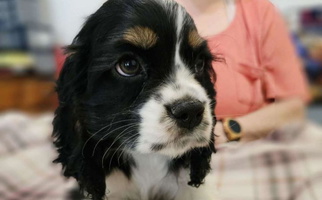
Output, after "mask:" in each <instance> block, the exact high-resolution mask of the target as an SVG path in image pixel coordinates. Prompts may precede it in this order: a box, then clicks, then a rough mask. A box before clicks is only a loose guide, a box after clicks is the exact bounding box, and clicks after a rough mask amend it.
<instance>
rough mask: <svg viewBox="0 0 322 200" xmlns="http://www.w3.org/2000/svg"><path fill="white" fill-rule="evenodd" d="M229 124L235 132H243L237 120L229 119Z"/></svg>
mask: <svg viewBox="0 0 322 200" xmlns="http://www.w3.org/2000/svg"><path fill="white" fill-rule="evenodd" d="M228 125H229V127H230V129H231V130H233V131H234V132H235V133H241V127H240V125H239V123H238V122H237V121H235V120H229V123H228Z"/></svg>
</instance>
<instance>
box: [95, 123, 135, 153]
mask: <svg viewBox="0 0 322 200" xmlns="http://www.w3.org/2000/svg"><path fill="white" fill-rule="evenodd" d="M133 125H136V123H130V124H126V125H124V126H121V127H118V128H116V129H114V130H112V131H110V132H108V133H107V134H105V135H104V136H103V137H101V139H99V141H98V142H97V143H96V145H95V147H94V149H93V152H92V156H94V154H95V150H96V148H97V146H98V144H99V143H100V142H101V141H102V140H104V139H105V138H106V137H107V136H108V135H110V134H111V133H113V132H115V131H117V130H120V129H122V128H125V127H127V128H129V126H133ZM127 128H126V129H125V130H127Z"/></svg>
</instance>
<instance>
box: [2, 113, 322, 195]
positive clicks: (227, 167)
mask: <svg viewBox="0 0 322 200" xmlns="http://www.w3.org/2000/svg"><path fill="white" fill-rule="evenodd" d="M52 117H53V115H52V114H45V115H42V116H39V117H30V116H27V115H24V114H21V113H7V114H2V115H0V200H64V199H72V196H71V189H73V188H75V185H76V184H75V181H74V180H66V179H65V178H63V177H62V176H61V175H60V174H61V172H60V170H61V168H60V166H59V165H54V164H52V160H53V158H54V157H55V154H56V153H55V150H54V148H53V146H52V145H51V139H50V134H51V130H52V127H51V121H52ZM321 130H322V129H321V128H319V127H317V126H315V125H311V124H310V125H307V126H304V127H303V126H290V127H287V128H285V129H283V130H279V131H276V132H275V133H273V134H271V135H270V136H269V137H267V138H265V139H263V140H259V141H256V142H253V143H247V144H240V143H229V144H226V145H223V146H221V147H219V152H218V153H217V154H215V155H214V156H213V160H212V167H213V172H212V174H211V175H212V176H215V177H216V183H214V189H217V190H218V193H219V195H220V197H221V199H222V200H321V199H322V192H321V191H322V131H321Z"/></svg>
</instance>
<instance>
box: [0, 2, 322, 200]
mask: <svg viewBox="0 0 322 200" xmlns="http://www.w3.org/2000/svg"><path fill="white" fill-rule="evenodd" d="M271 1H272V2H273V3H274V4H275V5H276V6H277V7H278V8H279V9H280V11H281V13H282V14H283V16H284V17H285V20H286V22H287V25H288V26H289V29H290V37H292V39H293V42H294V45H295V46H296V49H297V53H298V55H299V57H300V58H301V60H302V62H303V66H304V69H305V70H304V71H305V73H306V75H307V77H308V80H309V82H310V91H311V94H312V96H313V101H312V103H311V104H310V105H309V106H308V117H309V118H310V119H311V120H312V121H315V122H317V123H320V124H322V1H321V0H271ZM102 3H104V0H0V166H1V168H2V170H0V199H22V197H23V198H24V199H25V197H26V196H27V197H28V195H29V199H45V198H42V197H44V194H46V199H61V198H60V197H61V195H62V194H63V193H64V191H65V190H68V191H70V188H73V185H74V183H73V182H67V183H66V181H65V180H64V179H62V178H61V177H60V178H58V176H57V175H56V174H57V173H59V171H60V169H59V166H51V167H52V168H51V169H50V170H48V166H47V167H46V166H42V165H39V164H35V163H36V161H35V159H37V160H39V159H41V160H42V161H45V162H48V163H50V162H51V160H52V159H53V157H54V154H53V153H48V154H47V152H52V150H51V148H52V147H51V144H49V143H48V138H49V137H50V134H51V120H52V117H53V114H52V113H53V111H54V109H55V107H56V106H57V100H56V95H55V89H54V86H55V85H54V80H55V78H56V77H57V74H58V72H59V70H60V69H61V67H62V64H63V62H64V59H65V57H64V54H63V51H62V47H64V46H65V45H68V44H70V43H71V42H72V40H73V38H74V36H75V35H76V34H77V33H78V31H79V30H80V27H81V26H82V24H83V22H84V20H85V19H86V18H87V16H89V15H90V14H91V13H93V12H94V11H95V10H96V9H97V8H98V7H100V6H101V5H102ZM22 113H28V115H25V114H22ZM30 116H32V117H30ZM44 130H45V131H44ZM43 132H46V133H47V134H46V135H40V134H41V133H43ZM17 141H18V143H17ZM21 149H23V151H21ZM44 152H45V153H44ZM41 173H42V175H43V176H41V177H40V176H39V177H38V175H39V174H41ZM35 177H37V178H35ZM49 179H50V180H51V183H52V182H54V183H55V187H54V188H53V187H52V186H50V185H48V184H44V183H47V181H46V180H49ZM1 183H4V184H1ZM24 183H25V186H24V187H22V188H21V187H19V192H18V193H17V192H15V191H16V190H18V189H17V188H18V187H17V185H24ZM35 188H37V190H35ZM8 191H13V192H11V193H10V192H9V193H8ZM31 191H32V192H31ZM64 194H65V193H64ZM70 195H71V196H73V195H76V196H77V193H75V194H73V192H71V193H70ZM48 196H49V197H48ZM47 197H48V198H47ZM26 199H28V198H26Z"/></svg>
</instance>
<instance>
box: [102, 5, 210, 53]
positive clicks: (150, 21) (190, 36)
mask: <svg viewBox="0 0 322 200" xmlns="http://www.w3.org/2000/svg"><path fill="white" fill-rule="evenodd" d="M113 4H114V5H113ZM111 5H113V6H111ZM105 7H106V12H109V16H112V15H113V16H117V19H115V20H116V21H118V23H120V24H118V25H117V26H120V27H122V28H121V29H122V30H119V29H117V30H118V31H119V32H121V33H122V37H123V39H124V40H125V41H127V42H129V43H131V44H133V45H135V46H138V47H141V48H143V49H149V48H152V47H153V46H154V45H156V44H157V43H158V42H163V43H164V42H166V43H171V44H174V43H178V42H179V41H180V42H188V44H189V45H190V46H191V47H192V48H197V47H199V46H200V45H201V44H202V43H203V41H204V40H203V39H202V38H201V37H200V36H199V34H198V33H197V31H196V28H195V25H194V23H193V20H192V18H191V17H190V16H189V14H188V13H187V12H186V11H185V9H184V8H183V7H182V6H180V5H179V4H177V3H176V2H175V1H173V0H109V2H107V4H106V6H105ZM109 7H113V8H112V9H111V8H109ZM116 7H117V8H118V9H115V8H116ZM116 23H117V22H116ZM183 32H185V33H186V34H187V36H186V38H185V39H184V40H182V37H183V35H184V34H183Z"/></svg>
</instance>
